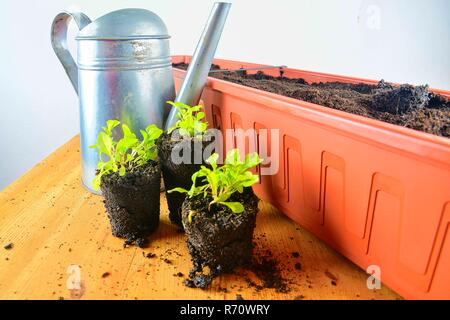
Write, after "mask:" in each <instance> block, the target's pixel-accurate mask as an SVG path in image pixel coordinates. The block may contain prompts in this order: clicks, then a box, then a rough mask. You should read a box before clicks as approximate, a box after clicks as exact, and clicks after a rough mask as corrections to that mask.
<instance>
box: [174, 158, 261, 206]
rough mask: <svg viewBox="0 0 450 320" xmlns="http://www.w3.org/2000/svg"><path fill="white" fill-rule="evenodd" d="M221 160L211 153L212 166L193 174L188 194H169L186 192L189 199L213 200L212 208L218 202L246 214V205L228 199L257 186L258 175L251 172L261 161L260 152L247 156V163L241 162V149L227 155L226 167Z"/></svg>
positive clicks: (181, 189)
mask: <svg viewBox="0 0 450 320" xmlns="http://www.w3.org/2000/svg"><path fill="white" fill-rule="evenodd" d="M218 159H219V155H218V154H217V153H214V154H212V155H211V156H210V157H209V158H208V159H207V160H206V162H207V163H209V164H210V165H211V167H207V166H201V167H200V170H199V171H197V172H195V173H194V174H193V175H192V186H191V188H190V189H189V191H187V190H185V189H183V188H175V189H172V190H170V191H169V192H174V191H177V192H183V193H186V192H187V196H188V197H190V198H192V197H195V196H199V195H200V196H203V197H204V198H206V197H210V198H212V201H211V202H210V203H209V208H211V205H212V204H214V203H215V204H219V205H224V206H227V207H228V208H230V209H231V211H232V212H233V213H236V214H238V213H241V212H243V211H244V206H243V205H242V204H241V203H239V202H235V201H228V200H229V199H230V197H231V196H232V195H233V194H234V193H236V192H238V193H242V192H243V191H244V188H246V187H251V186H252V185H254V184H255V183H258V181H259V177H258V175H256V174H253V173H252V172H251V171H249V170H250V169H251V168H253V167H255V166H257V165H258V164H259V163H261V161H262V160H261V158H260V157H259V155H258V154H257V153H254V154H250V155H248V156H246V157H245V161H244V162H242V161H241V160H240V154H239V150H238V149H233V150H231V151H230V152H228V154H227V156H226V159H225V164H224V165H222V166H218V164H217V161H218Z"/></svg>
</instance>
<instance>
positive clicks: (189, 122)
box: [167, 101, 208, 137]
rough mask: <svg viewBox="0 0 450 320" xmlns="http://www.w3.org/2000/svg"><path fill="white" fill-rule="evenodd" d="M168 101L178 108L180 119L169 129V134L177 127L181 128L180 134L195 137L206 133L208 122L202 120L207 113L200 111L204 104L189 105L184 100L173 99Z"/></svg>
mask: <svg viewBox="0 0 450 320" xmlns="http://www.w3.org/2000/svg"><path fill="white" fill-rule="evenodd" d="M167 103H168V104H170V105H172V106H174V107H175V108H176V109H177V110H178V113H177V117H178V121H177V122H176V123H175V125H174V126H173V127H172V128H170V129H169V130H168V131H167V132H168V133H169V134H170V133H172V132H173V131H174V130H176V129H178V130H179V132H180V135H182V136H189V137H195V136H198V135H203V133H205V131H206V129H207V127H208V123H207V122H203V121H202V119H204V118H205V113H204V112H202V111H200V110H202V108H203V106H201V105H197V106H189V105H187V104H185V103H182V102H173V101H167Z"/></svg>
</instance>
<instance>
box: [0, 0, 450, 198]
mask: <svg viewBox="0 0 450 320" xmlns="http://www.w3.org/2000/svg"><path fill="white" fill-rule="evenodd" d="M213 2H214V1H212V0H191V1H187V0H184V1H182V0H165V1H163V0H158V1H157V0H145V1H143V0H128V1H118V0H103V1H94V0H90V1H86V0H78V1H77V0H72V1H70V0H44V1H25V0H21V1H13V0H0V41H1V45H0V108H1V113H0V137H1V138H0V155H1V157H0V190H1V189H2V188H4V187H5V186H7V185H8V184H9V183H11V182H12V181H14V180H15V179H17V178H18V177H19V176H20V175H21V174H23V173H24V172H26V171H27V170H29V169H30V168H31V167H32V166H33V165H34V164H36V163H37V162H38V161H39V160H41V159H43V158H44V157H45V156H47V155H48V154H49V153H51V152H52V151H54V150H55V149H56V148H57V147H58V146H60V145H61V144H63V143H64V142H66V141H67V140H68V139H70V138H71V137H72V136H74V135H75V134H76V133H77V132H78V110H77V96H76V94H75V92H74V91H73V89H72V87H71V84H70V82H69V79H68V78H67V77H66V75H65V73H64V71H63V68H62V67H61V65H60V64H59V62H58V60H57V58H56V56H55V55H54V53H53V51H52V48H51V45H50V36H49V34H50V25H51V23H52V20H53V18H54V16H55V15H56V14H57V13H58V12H60V11H63V10H71V11H77V10H79V11H82V12H84V13H85V14H87V15H88V16H89V17H90V18H91V19H92V20H94V19H95V18H97V17H99V16H101V15H103V14H105V13H108V12H109V11H112V10H115V9H119V8H125V7H141V8H147V9H149V10H152V11H154V12H156V13H157V14H158V15H160V16H161V18H162V19H163V20H164V21H165V22H166V24H167V27H168V29H169V32H170V34H171V35H172V39H171V48H172V53H173V54H192V52H193V50H194V49H195V45H196V43H197V40H198V38H199V36H200V33H201V31H202V29H203V26H204V23H205V21H206V18H207V16H208V14H209V12H210V9H211V6H212V3H213ZM231 2H233V6H232V8H231V11H230V15H229V18H228V21H227V25H226V27H225V30H224V33H223V36H222V39H221V42H220V45H219V48H218V51H217V54H216V56H217V57H220V58H227V59H234V60H241V61H248V62H258V63H266V64H285V65H287V66H289V67H293V68H299V69H306V70H314V71H322V72H329V73H336V74H343V75H350V76H357V77H364V78H372V79H381V78H384V79H386V80H388V81H395V82H409V83H413V84H424V83H428V84H430V85H431V86H433V87H436V88H441V89H447V90H450V1H448V0H427V1H425V0H340V1H338V0H297V1H294V0H292V1H287V0H267V1H264V0H259V1H257V0H235V1H231ZM72 45H73V43H72Z"/></svg>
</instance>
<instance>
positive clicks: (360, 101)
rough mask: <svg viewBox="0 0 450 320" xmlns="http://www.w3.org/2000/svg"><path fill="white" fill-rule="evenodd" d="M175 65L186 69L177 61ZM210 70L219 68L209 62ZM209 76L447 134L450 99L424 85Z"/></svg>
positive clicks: (238, 74) (237, 74)
mask: <svg viewBox="0 0 450 320" xmlns="http://www.w3.org/2000/svg"><path fill="white" fill-rule="evenodd" d="M173 66H174V67H175V68H179V69H187V66H188V65H187V64H184V63H178V64H174V65H173ZM211 69H220V68H219V67H218V66H217V65H213V66H212V68H211ZM210 76H212V77H215V78H218V79H222V80H226V81H230V82H233V83H238V84H241V85H244V86H248V87H252V88H256V89H260V90H264V91H268V92H272V93H276V94H280V95H283V96H287V97H291V98H295V99H299V100H303V101H307V102H311V103H315V104H319V105H322V106H325V107H329V108H333V109H337V110H341V111H345V112H349V113H353V114H357V115H361V116H365V117H369V118H373V119H377V120H381V121H384V122H388V123H392V124H396V125H399V126H403V127H407V128H411V129H415V130H419V131H423V132H427V133H431V134H435V135H439V136H443V137H450V100H449V99H446V98H445V97H443V96H441V95H438V94H435V93H432V92H430V91H429V88H428V86H427V85H423V86H412V85H409V84H402V85H400V86H393V85H391V84H389V83H387V82H385V81H383V80H381V81H380V82H379V83H378V84H377V85H368V84H363V83H360V84H348V83H342V82H329V83H311V84H309V83H307V82H306V81H305V80H304V79H301V78H299V79H290V78H286V77H283V76H282V75H280V76H279V77H272V76H269V75H266V74H264V73H263V72H261V71H259V72H257V73H256V74H251V75H250V74H247V73H246V72H245V71H238V72H220V73H211V75H210Z"/></svg>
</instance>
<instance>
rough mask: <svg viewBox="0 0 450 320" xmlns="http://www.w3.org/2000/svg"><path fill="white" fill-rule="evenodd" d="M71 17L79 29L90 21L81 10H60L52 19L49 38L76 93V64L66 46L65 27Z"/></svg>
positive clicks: (67, 25)
mask: <svg viewBox="0 0 450 320" xmlns="http://www.w3.org/2000/svg"><path fill="white" fill-rule="evenodd" d="M71 19H73V20H74V21H75V23H76V24H77V26H78V29H80V30H81V29H83V28H84V27H85V26H87V25H88V24H90V23H91V19H89V18H88V16H86V15H85V14H83V13H81V12H75V13H69V12H61V13H60V14H58V15H57V16H56V17H55V19H54V20H53V23H52V30H51V39H52V47H53V50H54V51H55V53H56V56H57V57H58V59H59V61H61V64H62V65H63V67H64V69H65V70H66V73H67V75H68V76H69V79H70V82H72V86H73V88H74V89H75V91H76V92H77V94H78V66H77V64H76V63H75V61H74V60H73V57H72V55H71V54H70V51H69V47H68V46H67V28H68V27H69V23H70V20H71Z"/></svg>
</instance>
